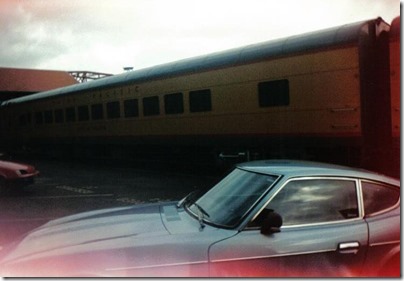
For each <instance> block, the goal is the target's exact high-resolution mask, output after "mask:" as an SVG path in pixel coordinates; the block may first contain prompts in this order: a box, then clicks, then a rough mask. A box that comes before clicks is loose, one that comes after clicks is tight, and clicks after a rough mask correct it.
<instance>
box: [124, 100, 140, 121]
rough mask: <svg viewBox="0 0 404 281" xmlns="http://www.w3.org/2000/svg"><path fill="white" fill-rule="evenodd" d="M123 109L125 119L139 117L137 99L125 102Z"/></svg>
mask: <svg viewBox="0 0 404 281" xmlns="http://www.w3.org/2000/svg"><path fill="white" fill-rule="evenodd" d="M123 107H124V112H125V117H126V118H129V117H138V116H139V102H138V100H137V99H130V100H125V101H124V102H123Z"/></svg>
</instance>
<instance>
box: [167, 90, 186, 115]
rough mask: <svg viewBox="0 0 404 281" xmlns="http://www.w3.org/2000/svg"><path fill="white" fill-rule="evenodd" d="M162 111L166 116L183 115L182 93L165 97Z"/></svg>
mask: <svg viewBox="0 0 404 281" xmlns="http://www.w3.org/2000/svg"><path fill="white" fill-rule="evenodd" d="M164 109H165V113H166V114H179V113H184V99H183V95H182V93H175V94H169V95H165V96H164Z"/></svg>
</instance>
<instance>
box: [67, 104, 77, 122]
mask: <svg viewBox="0 0 404 281" xmlns="http://www.w3.org/2000/svg"><path fill="white" fill-rule="evenodd" d="M65 115H66V122H75V121H76V111H75V110H74V107H68V108H66V110H65Z"/></svg>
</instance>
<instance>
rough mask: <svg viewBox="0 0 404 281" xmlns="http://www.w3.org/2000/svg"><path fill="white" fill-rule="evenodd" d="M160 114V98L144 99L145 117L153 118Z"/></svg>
mask: <svg viewBox="0 0 404 281" xmlns="http://www.w3.org/2000/svg"><path fill="white" fill-rule="evenodd" d="M159 114H160V105H159V97H158V96H154V97H147V98H143V115H144V116H153V115H159Z"/></svg>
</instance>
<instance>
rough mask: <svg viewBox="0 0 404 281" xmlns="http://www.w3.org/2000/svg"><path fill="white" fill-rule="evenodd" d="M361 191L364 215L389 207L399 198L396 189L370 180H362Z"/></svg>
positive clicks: (398, 192)
mask: <svg viewBox="0 0 404 281" xmlns="http://www.w3.org/2000/svg"><path fill="white" fill-rule="evenodd" d="M362 193H363V202H364V205H365V214H366V215H372V214H375V213H378V212H381V211H383V210H386V209H389V208H391V207H393V206H394V205H396V204H397V202H398V200H399V199H400V191H399V190H398V189H396V188H394V187H390V186H387V185H381V184H377V183H372V182H362Z"/></svg>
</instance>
